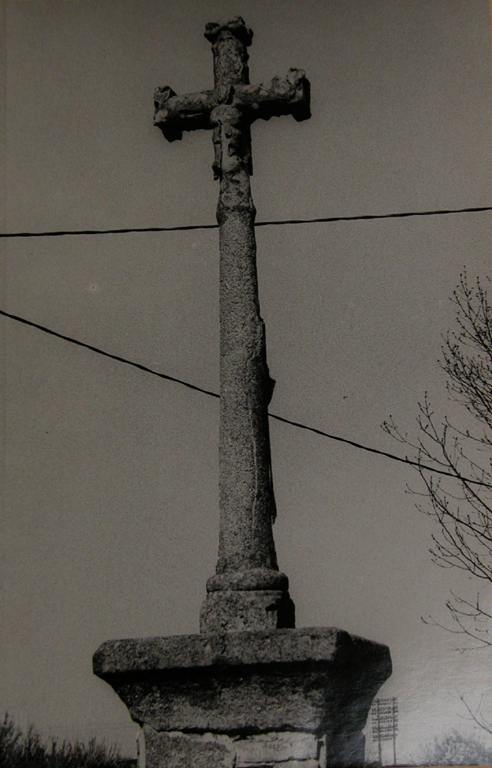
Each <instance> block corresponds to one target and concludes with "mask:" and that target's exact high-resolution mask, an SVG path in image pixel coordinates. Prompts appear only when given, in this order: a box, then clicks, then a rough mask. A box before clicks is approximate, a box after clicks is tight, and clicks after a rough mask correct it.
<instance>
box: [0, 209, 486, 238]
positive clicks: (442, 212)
mask: <svg viewBox="0 0 492 768" xmlns="http://www.w3.org/2000/svg"><path fill="white" fill-rule="evenodd" d="M482 211H492V206H491V205H486V206H481V207H474V208H448V209H437V210H433V211H406V212H403V213H401V212H400V213H374V214H365V215H361V216H322V217H319V218H311V219H280V220H278V221H273V220H272V221H257V222H255V227H283V226H286V225H295V224H330V223H332V222H336V221H372V220H374V219H405V218H409V217H411V216H448V215H450V214H453V213H481V212H482ZM196 229H218V224H190V225H186V226H177V227H124V228H120V229H67V230H52V231H51V230H50V231H47V232H0V238H16V237H17V238H18V237H66V236H76V235H127V234H129V233H131V232H190V231H193V230H196Z"/></svg>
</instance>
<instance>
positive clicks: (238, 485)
mask: <svg viewBox="0 0 492 768" xmlns="http://www.w3.org/2000/svg"><path fill="white" fill-rule="evenodd" d="M252 36H253V35H252V32H251V30H249V29H248V28H247V27H246V26H245V23H244V21H243V19H242V18H240V17H236V18H235V19H233V20H232V21H230V22H228V23H227V24H223V25H221V24H207V26H206V32H205V37H206V38H207V39H208V40H209V41H210V42H211V43H212V51H213V61H214V80H215V88H214V90H213V91H202V92H200V93H192V94H187V95H184V96H177V95H176V94H175V93H174V92H173V91H172V90H171V89H170V88H169V87H166V88H158V89H156V91H155V106H156V111H155V116H154V123H155V125H156V126H158V127H159V128H160V129H161V130H162V132H163V134H164V136H165V137H166V138H167V139H168V140H169V141H173V140H175V139H180V138H181V137H182V132H183V131H187V130H196V129H200V128H204V129H213V133H212V137H213V145H214V153H215V158H214V163H213V171H214V177H215V178H216V179H219V181H220V192H219V201H218V207H217V221H218V223H219V233H220V235H219V237H220V438H219V488H220V532H219V556H218V562H217V569H216V574H215V576H212V578H210V579H209V580H208V582H207V592H208V598H207V600H208V603H207V601H206V604H205V608H204V609H202V631H209V630H210V631H216V630H220V629H222V630H224V631H228V630H234V629H254V628H258V629H262V628H267V627H268V626H270V625H271V622H272V621H274V622H276V626H293V605H292V604H291V606H292V609H291V608H289V606H288V603H286V601H285V600H283V601H282V599H281V600H280V602H279V601H278V600H277V603H275V600H273V602H272V595H274V594H276V595H277V597H278V596H279V595H280V597H282V595H284V596H286V595H287V589H288V581H287V577H286V576H285V575H284V574H282V573H280V572H279V570H278V565H277V558H276V553H275V545H274V540H273V530H272V524H273V522H274V519H275V514H276V512H275V498H274V492H273V483H272V471H271V456H270V436H269V428H268V404H269V402H270V399H271V396H272V392H273V387H274V381H273V380H272V379H271V378H270V375H269V372H268V365H267V359H266V342H265V326H264V323H263V320H262V318H261V315H260V307H259V300H258V280H257V270H256V240H255V231H254V221H255V215H256V211H255V208H254V205H253V200H252V196H251V186H250V175H251V173H252V161H251V131H250V126H251V123H252V122H253V121H254V120H256V119H258V118H263V119H265V120H268V119H269V118H270V117H273V116H280V115H293V116H294V117H295V119H296V120H304V119H307V118H308V117H310V111H309V83H308V81H307V80H306V77H305V75H304V72H303V71H301V70H296V69H291V70H289V72H288V73H287V76H286V77H285V78H283V79H281V78H274V79H273V80H271V81H270V82H268V83H262V84H260V85H250V84H249V72H248V66H247V61H248V54H247V47H248V46H249V45H250V43H251V40H252ZM265 595H266V598H265ZM288 602H289V601H288ZM277 604H278V605H281V604H282V605H283V606H284V607H283V608H282V607H280V609H279V610H276V606H277ZM207 606H208V607H207ZM285 606H287V608H286V607H285ZM265 611H266V612H267V614H266V616H267V618H265V615H264V614H265ZM236 614H238V615H239V614H240V616H236ZM275 616H276V617H277V618H275ZM204 617H205V618H204ZM265 621H266V623H265ZM268 621H270V625H269V624H268Z"/></svg>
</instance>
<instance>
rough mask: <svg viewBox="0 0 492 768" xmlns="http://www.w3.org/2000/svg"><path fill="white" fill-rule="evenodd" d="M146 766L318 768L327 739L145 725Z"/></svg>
mask: <svg viewBox="0 0 492 768" xmlns="http://www.w3.org/2000/svg"><path fill="white" fill-rule="evenodd" d="M144 734H145V744H146V766H147V768H156V767H157V766H164V765H165V766H166V768H183V766H200V768H264V766H269V767H270V766H271V767H272V768H273V766H279V768H320V766H325V765H326V742H325V739H324V738H323V737H322V738H318V737H317V736H315V735H314V734H313V733H305V732H302V731H278V732H275V731H270V732H269V733H259V734H255V735H252V736H237V735H236V736H229V735H226V734H215V733H183V732H182V731H168V732H167V733H159V731H156V730H154V729H153V728H151V727H150V726H147V725H145V726H144Z"/></svg>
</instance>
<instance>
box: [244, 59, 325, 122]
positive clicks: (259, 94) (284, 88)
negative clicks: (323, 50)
mask: <svg viewBox="0 0 492 768" xmlns="http://www.w3.org/2000/svg"><path fill="white" fill-rule="evenodd" d="M232 102H233V103H236V105H237V106H238V107H239V108H240V109H241V108H242V111H243V112H245V113H247V115H248V118H249V121H250V122H253V121H254V120H257V119H258V118H261V119H262V120H269V119H270V118H271V117H280V116H281V115H292V116H293V117H294V118H295V119H296V120H298V121H301V120H307V119H308V118H309V117H311V111H310V108H309V107H310V104H309V103H310V84H309V80H308V79H307V78H306V73H305V72H304V71H303V70H302V69H289V71H288V72H287V75H286V77H283V78H282V77H274V78H273V79H272V80H269V81H268V82H266V83H260V84H259V85H235V86H234V97H233V99H232Z"/></svg>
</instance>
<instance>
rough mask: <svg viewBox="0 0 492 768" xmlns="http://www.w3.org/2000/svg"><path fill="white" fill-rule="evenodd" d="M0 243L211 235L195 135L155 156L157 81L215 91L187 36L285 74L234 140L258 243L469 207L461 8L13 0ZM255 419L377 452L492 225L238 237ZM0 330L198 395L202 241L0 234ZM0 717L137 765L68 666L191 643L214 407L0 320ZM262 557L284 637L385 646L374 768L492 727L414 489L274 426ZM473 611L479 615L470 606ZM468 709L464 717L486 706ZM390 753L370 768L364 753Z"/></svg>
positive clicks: (7, 28)
mask: <svg viewBox="0 0 492 768" xmlns="http://www.w3.org/2000/svg"><path fill="white" fill-rule="evenodd" d="M0 6H1V7H0V14H1V16H2V22H3V28H2V35H3V38H2V40H3V66H4V67H5V70H4V72H5V74H6V79H5V80H4V82H5V83H6V87H5V88H4V91H3V94H4V96H5V98H4V99H3V101H2V99H0V108H1V109H2V110H3V114H4V115H6V120H5V121H4V120H0V123H1V124H3V125H4V137H5V139H6V142H5V147H6V151H5V153H4V158H3V162H4V165H3V173H4V177H5V179H6V184H5V185H3V184H2V187H3V189H5V190H6V191H7V194H6V195H4V196H2V203H3V205H4V208H3V211H2V216H3V222H2V226H3V227H4V231H9V232H14V231H26V230H27V231H43V230H60V229H68V230H77V229H106V228H117V227H146V226H174V225H187V224H212V223H214V222H215V207H216V202H217V194H218V186H217V183H216V182H214V181H213V177H212V171H211V164H212V160H213V149H212V141H211V134H210V132H208V131H203V132H196V133H193V134H188V135H185V136H184V137H183V140H182V141H181V142H175V143H172V144H168V143H167V142H166V141H165V140H164V138H163V136H162V134H161V133H160V132H159V131H158V130H157V129H155V128H154V127H153V126H152V115H153V89H154V87H155V86H157V85H160V86H164V85H170V86H171V87H172V88H173V89H174V90H175V91H176V92H178V93H185V92H188V91H194V90H200V89H202V88H210V87H212V85H213V81H212V57H211V51H210V44H209V43H208V42H207V41H206V40H205V38H204V37H203V31H204V27H205V24H206V22H208V21H215V20H220V19H224V20H227V19H228V18H230V17H232V16H234V15H236V14H238V13H239V14H241V15H242V16H243V17H244V18H245V20H246V22H247V24H248V25H249V26H251V27H252V28H253V30H254V40H253V44H252V46H251V48H250V56H251V58H250V74H251V81H252V82H258V81H261V80H264V79H269V78H271V77H272V76H274V75H277V74H278V75H281V74H284V73H285V72H286V70H287V69H288V68H289V67H299V68H303V69H304V70H305V71H306V73H307V76H308V78H309V80H310V81H311V84H312V117H311V119H310V120H309V121H307V122H303V123H297V122H295V120H293V119H292V118H287V117H284V118H280V119H272V120H271V121H269V122H268V123H265V122H257V123H256V124H255V125H254V126H253V129H252V134H253V161H254V171H255V173H254V177H253V195H254V201H255V205H256V208H257V211H258V215H257V218H258V220H259V221H265V220H279V219H286V218H289V219H290V218H311V217H332V216H342V217H343V216H352V215H364V214H385V213H393V212H403V211H425V210H434V209H446V208H463V207H471V206H487V205H491V204H492V189H491V186H492V175H491V171H492V168H491V165H492V163H491V160H492V149H491V136H492V99H491V95H492V94H491V55H490V9H489V5H488V2H486V0H372V1H370V0H343V2H342V1H341V0H282V1H280V0H278V1H275V0H254V1H253V0H238V1H237V2H229V1H228V0H224V1H223V2H219V1H217V0H207V2H206V3H205V2H198V0H196V1H195V2H194V1H193V0H181V1H180V2H171V0H97V1H96V0H79V1H78V2H75V1H72V0H63V1H62V0H51V1H49V2H46V1H44V0H27V1H26V2H15V1H12V2H9V1H7V2H2V3H1V4H0ZM257 241H258V271H259V281H260V302H261V310H262V315H263V317H264V319H265V321H266V327H267V345H268V360H269V366H270V370H271V374H272V376H273V377H274V378H275V379H276V381H277V386H276V389H275V394H274V398H273V401H272V404H271V410H272V412H273V413H276V414H279V415H281V416H284V417H286V418H290V419H293V420H296V421H301V422H303V423H305V424H308V425H310V426H313V427H316V428H319V429H321V430H325V431H327V432H330V433H334V434H338V435H341V436H345V437H347V438H349V439H352V440H356V441H359V442H362V443H365V444H367V445H370V446H372V447H375V448H380V449H382V450H389V451H393V452H397V453H398V452H400V453H403V452H402V451H400V447H399V446H398V445H397V444H394V443H393V442H392V441H391V439H390V438H388V437H387V436H386V435H385V434H384V433H383V431H382V430H381V427H380V425H381V423H382V422H383V421H384V419H386V418H388V416H389V415H390V414H393V415H394V417H395V419H396V420H397V421H398V422H399V423H400V424H402V425H403V426H404V427H406V428H408V429H410V430H412V429H413V425H414V420H415V416H416V414H417V403H418V401H419V399H421V398H422V396H423V393H424V391H425V390H428V391H429V393H430V396H431V398H432V400H433V402H434V403H435V405H436V409H437V410H438V411H439V412H442V413H445V412H446V409H447V403H446V394H445V386H444V385H445V380H444V377H443V374H442V373H441V372H440V370H439V367H438V365H437V359H438V357H439V355H440V347H441V343H442V338H441V337H442V334H443V333H445V332H446V330H447V328H448V327H450V326H451V325H452V322H453V308H452V305H451V303H450V301H449V296H450V295H451V293H452V291H453V288H454V287H455V286H456V284H457V282H458V280H459V274H460V271H461V269H462V268H463V266H464V265H466V266H467V268H468V272H469V275H470V276H471V277H472V278H474V277H475V276H477V275H478V276H480V277H481V278H482V279H483V278H485V276H486V275H487V274H490V269H489V265H490V252H491V245H492V213H490V212H485V213H473V214H460V215H452V216H439V217H437V216H436V217H423V218H418V217H417V218H409V219H392V220H386V221H365V222H364V221H357V222H343V221H342V222H338V223H330V224H327V223H324V224H306V225H299V226H283V227H262V228H259V229H258V230H257ZM1 248H2V257H3V260H2V265H3V267H2V268H3V273H2V279H3V289H2V303H1V308H2V309H5V310H7V311H9V312H11V313H14V314H17V315H21V316H23V317H26V318H28V319H30V320H32V321H34V322H37V323H39V324H42V325H45V326H48V327H49V328H52V329H53V330H55V331H58V332H60V333H62V334H66V335H68V336H73V337H75V338H77V339H80V340H82V341H85V342H86V343H88V344H93V345H95V346H98V347H101V348H102V349H105V350H107V351H108V352H111V353H112V354H115V355H120V356H122V357H126V358H129V359H131V360H134V361H136V362H139V363H141V364H143V365H146V366H149V367H152V368H155V369H156V370H158V371H161V372H163V373H167V374H169V375H172V376H176V377H179V378H182V379H185V380H188V381H190V382H193V383H194V384H196V385H198V386H202V387H205V388H207V389H212V390H215V391H217V390H218V331H219V328H218V238H217V232H216V231H215V230H196V231H191V232H174V233H158V234H138V233H136V234H126V235H101V236H93V237H66V238H43V239H36V238H31V239H19V240H8V241H6V240H2V241H1ZM0 329H1V333H2V334H3V340H4V349H5V360H6V368H5V370H6V387H5V423H6V448H5V464H4V467H5V483H4V490H5V514H4V521H5V525H4V531H3V536H2V568H3V590H2V598H3V618H2V635H3V637H2V643H3V645H2V665H3V668H2V670H1V680H2V684H1V690H0V707H1V708H2V709H3V710H5V709H8V710H9V711H10V712H11V714H12V715H13V716H14V718H15V719H16V720H17V721H18V722H19V723H20V724H24V723H26V722H27V721H32V722H34V723H35V724H36V725H37V726H38V727H39V728H40V729H41V730H43V732H45V733H49V732H53V733H57V734H61V735H62V736H63V735H67V734H68V735H69V736H73V735H74V734H76V735H82V736H87V735H90V734H91V733H94V734H96V735H98V736H101V737H102V736H105V737H107V738H110V739H112V738H117V739H118V740H119V742H120V743H122V744H124V745H125V746H126V745H129V748H130V747H131V746H132V743H133V739H134V735H135V733H136V730H137V729H136V726H132V724H131V721H130V718H129V715H128V713H127V711H126V709H125V707H124V706H123V705H122V704H121V703H120V702H119V700H118V699H117V697H116V696H115V694H114V693H113V691H112V690H111V689H110V688H109V687H108V686H107V685H105V684H104V683H103V682H102V681H100V680H98V679H96V678H95V677H94V676H93V675H92V669H91V657H92V654H93V652H94V651H95V650H96V648H97V647H98V645H99V644H100V643H101V642H103V641H104V640H107V639H111V638H123V637H137V636H150V635H156V634H159V635H172V634H185V633H193V632H196V631H198V612H199V607H200V604H201V602H202V600H203V598H204V596H205V581H206V579H207V578H208V577H209V576H211V575H212V574H213V572H214V568H215V561H216V556H217V542H218V458H217V453H218V403H217V401H216V400H214V399H212V398H209V397H207V396H206V395H203V394H200V393H197V392H192V391H190V390H187V389H184V388H183V387H180V386H179V385H176V384H172V383H167V382H165V381H163V380H161V379H158V378H156V377H153V376H151V375H149V374H145V373H142V372H140V371H137V370H135V369H132V368H129V367H127V366H124V365H122V364H120V363H117V362H114V361H111V360H108V359H105V358H102V357H100V356H98V355H96V354H94V353H91V352H89V351H86V350H82V349H80V348H78V347H75V346H73V345H70V344H68V343H66V342H63V341H61V340H58V339H55V338H53V337H50V336H47V335H45V334H43V333H41V332H39V331H36V330H35V329H32V328H28V327H25V326H22V325H19V324H17V323H14V322H13V321H11V320H7V319H5V318H3V319H2V320H1V323H0ZM271 439H272V454H273V473H274V482H275V489H276V499H277V507H278V520H277V523H276V525H275V537H276V543H277V551H278V559H279V565H280V568H281V570H282V571H284V572H285V573H286V574H287V575H288V576H289V578H290V583H291V595H292V597H293V599H294V601H295V603H296V611H297V625H298V626H300V627H302V626H332V625H334V626H338V627H340V628H343V629H346V630H348V631H350V632H353V633H356V634H358V635H362V636H364V637H368V638H370V639H373V640H377V641H380V642H383V643H387V644H388V645H389V647H390V650H391V655H392V658H393V665H394V673H393V676H392V677H391V679H390V680H389V681H388V683H387V684H386V685H385V686H384V688H383V689H382V691H381V695H388V696H393V695H394V696H398V700H399V707H400V735H399V737H398V741H397V751H398V758H399V759H400V760H402V761H403V760H408V759H410V758H411V757H412V756H413V757H417V756H418V748H419V744H421V743H424V742H425V741H428V740H429V739H432V738H433V736H434V735H439V734H441V733H445V732H449V730H450V729H451V728H452V727H458V728H460V729H463V730H466V729H467V728H468V729H469V728H470V725H469V724H468V723H467V721H466V719H463V718H464V717H465V718H466V712H465V711H464V709H463V707H462V705H461V704H460V701H459V694H460V693H464V694H465V695H466V696H467V697H468V700H469V701H470V703H471V704H478V703H479V701H480V697H481V696H482V695H483V696H484V703H486V704H488V706H489V710H488V711H489V714H490V716H491V718H492V685H491V678H490V654H487V653H486V652H485V651H480V652H479V651H475V652H473V653H468V654H465V655H462V654H460V653H459V652H457V651H455V650H454V649H455V648H456V641H455V640H454V639H453V638H452V637H450V636H449V635H447V634H446V633H445V632H443V631H442V630H438V629H435V628H431V627H428V626H426V625H424V624H423V623H422V621H421V617H422V616H428V615H432V616H434V617H435V618H436V619H437V620H439V621H445V620H446V610H445V608H444V603H445V600H446V599H447V597H448V596H449V592H450V590H451V589H453V590H455V591H458V592H459V591H460V590H461V591H462V592H463V591H464V592H465V593H466V594H468V595H473V594H474V590H475V589H476V587H475V585H474V584H473V583H469V582H468V580H467V579H464V578H463V577H460V575H459V574H458V573H454V572H452V571H442V570H439V569H438V568H436V567H435V566H433V565H432V563H431V561H430V556H429V554H428V548H429V546H430V544H431V541H430V535H431V532H432V524H431V522H430V521H429V520H428V519H427V518H425V517H424V516H423V515H421V514H419V513H418V512H417V511H416V510H415V507H414V502H415V499H414V498H412V497H411V496H409V495H406V494H405V484H406V483H407V482H410V483H411V482H416V479H415V478H414V477H413V473H412V471H411V470H410V469H408V468H406V467H404V466H402V465H400V464H397V463H395V462H392V461H390V460H388V459H385V458H382V457H378V456H375V455H371V454H368V453H364V452H362V451H358V450H356V449H354V448H351V447H349V446H344V445H342V444H340V443H335V442H333V441H330V440H328V439H324V438H322V437H320V436H317V435H313V434H309V433H307V432H304V431H301V430H299V429H296V428H294V427H292V426H288V425H286V424H280V423H278V422H272V423H271ZM484 598H485V599H486V600H490V594H488V593H484ZM485 711H487V710H485ZM387 757H388V760H389V757H390V755H389V754H388V756H387Z"/></svg>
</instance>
